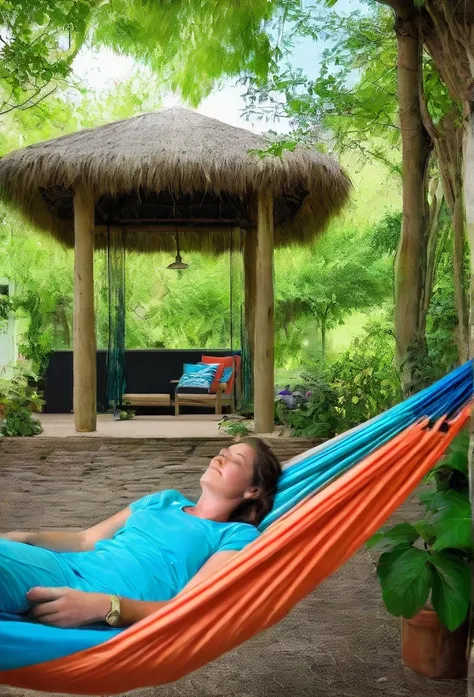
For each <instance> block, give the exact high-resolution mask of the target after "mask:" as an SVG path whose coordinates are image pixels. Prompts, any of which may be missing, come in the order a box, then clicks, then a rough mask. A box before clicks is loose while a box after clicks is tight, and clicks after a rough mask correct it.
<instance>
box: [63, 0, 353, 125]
mask: <svg viewBox="0 0 474 697" xmlns="http://www.w3.org/2000/svg"><path fill="white" fill-rule="evenodd" d="M364 9H365V6H364V4H363V1H361V0H338V3H337V10H338V12H341V13H349V12H353V11H354V10H360V11H362V12H364ZM328 45H329V43H328V42H327V41H320V42H315V41H313V40H311V39H303V40H301V41H300V42H299V44H298V45H296V46H295V49H294V51H293V54H292V60H291V62H292V65H293V66H294V67H295V68H302V69H303V70H304V72H305V73H306V74H307V75H309V76H310V77H313V76H315V75H316V74H317V73H318V65H319V62H320V60H321V55H322V52H323V51H324V49H325V48H326V47H327V46H328ZM134 68H135V64H134V61H133V59H131V58H127V57H124V56H117V55H116V54H114V53H113V52H112V51H108V50H101V51H95V52H92V51H90V50H88V49H85V50H83V51H81V53H80V54H79V55H78V57H77V58H76V60H75V62H74V72H75V74H76V75H77V76H78V77H79V78H80V79H81V80H83V81H84V83H85V85H86V86H88V87H89V88H91V89H93V90H101V89H107V88H109V89H110V88H111V87H112V86H113V85H114V83H117V82H120V81H122V80H125V79H127V77H128V76H130V75H131V74H132V73H133V71H134ZM243 91H244V88H243V87H242V85H236V84H235V80H234V81H227V82H224V83H223V85H221V86H219V88H218V89H216V90H215V91H214V92H213V93H212V94H210V95H209V96H208V97H207V98H206V99H204V100H203V101H202V102H201V104H200V105H199V107H198V109H197V111H199V112H200V113H201V114H204V115H205V116H211V117H213V118H216V119H219V120H220V121H224V122H225V123H229V124H231V125H232V126H240V127H243V128H248V129H250V130H253V131H255V132H257V133H258V132H263V131H268V129H269V128H273V129H274V130H276V131H278V132H281V133H284V132H285V131H287V130H288V126H287V125H286V123H285V121H283V120H280V121H279V122H277V123H269V122H268V121H256V120H255V121H253V122H249V121H247V120H246V119H244V117H243V115H242V111H243V109H244V106H245V104H244V100H243V98H242V93H243ZM178 104H183V103H182V102H181V101H180V99H179V96H177V95H175V94H172V93H169V94H166V95H165V96H164V98H163V104H162V106H164V107H167V106H175V105H178ZM183 105H184V106H185V104H183Z"/></svg>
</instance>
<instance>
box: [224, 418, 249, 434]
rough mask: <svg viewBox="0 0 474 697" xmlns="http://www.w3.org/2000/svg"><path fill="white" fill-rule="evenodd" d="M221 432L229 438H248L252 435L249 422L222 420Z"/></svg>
mask: <svg viewBox="0 0 474 697" xmlns="http://www.w3.org/2000/svg"><path fill="white" fill-rule="evenodd" d="M219 431H223V432H224V433H226V434H227V435H228V436H232V437H236V436H241V437H244V436H248V435H249V433H251V428H250V423H249V422H248V421H247V422H246V421H234V420H230V419H222V420H221V421H219Z"/></svg>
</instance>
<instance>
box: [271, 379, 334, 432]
mask: <svg viewBox="0 0 474 697" xmlns="http://www.w3.org/2000/svg"><path fill="white" fill-rule="evenodd" d="M301 379H302V380H303V385H297V386H296V388H295V389H299V390H301V391H302V392H304V393H305V392H309V393H310V395H309V399H308V401H307V402H305V403H304V404H302V405H301V406H300V407H299V408H297V409H288V408H287V407H286V406H285V404H284V402H277V403H276V409H277V416H278V418H279V420H280V422H281V423H282V424H283V425H284V426H286V427H288V428H291V430H292V433H293V435H296V436H305V437H308V438H330V437H332V436H333V435H334V434H335V432H336V430H337V424H338V414H337V404H338V393H337V391H336V390H335V389H334V387H332V386H331V385H330V384H329V383H328V382H327V381H326V380H325V379H324V378H323V377H321V376H319V375H312V374H311V373H306V374H304V375H302V376H301Z"/></svg>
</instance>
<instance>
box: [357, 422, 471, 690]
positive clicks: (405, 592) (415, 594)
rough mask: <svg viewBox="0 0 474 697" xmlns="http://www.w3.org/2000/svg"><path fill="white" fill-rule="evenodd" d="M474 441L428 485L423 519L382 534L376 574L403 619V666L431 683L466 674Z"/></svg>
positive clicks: (463, 438) (458, 449)
mask: <svg viewBox="0 0 474 697" xmlns="http://www.w3.org/2000/svg"><path fill="white" fill-rule="evenodd" d="M468 447H469V435H468V433H467V432H463V433H461V434H460V435H459V436H458V437H457V438H456V439H455V441H453V443H452V445H451V447H450V449H449V451H448V453H447V455H446V457H445V458H444V459H443V460H442V461H441V462H440V463H439V464H438V465H437V466H436V467H435V468H434V469H433V470H432V471H431V472H430V474H429V475H428V476H427V477H426V479H425V484H427V485H428V486H427V488H426V490H425V491H423V492H422V493H421V494H420V496H419V498H420V502H421V504H422V505H423V507H424V509H425V510H424V514H423V516H422V517H421V518H420V520H418V521H416V522H413V523H409V522H404V523H400V524H398V525H395V526H393V527H391V528H390V529H389V530H387V531H385V532H379V533H377V534H376V535H374V537H372V538H371V540H370V541H369V543H368V545H369V548H370V549H371V550H372V551H375V552H377V553H379V554H380V556H379V558H378V560H377V575H378V578H379V581H380V584H381V587H382V595H383V600H384V603H385V607H386V608H387V610H388V611H389V612H390V613H391V614H392V615H395V616H396V617H400V616H401V617H402V660H403V662H404V663H405V665H407V666H408V667H410V668H412V669H413V670H415V671H417V672H419V673H423V674H424V675H427V676H429V677H432V678H456V677H463V676H465V675H466V671H467V655H466V654H467V639H468V616H469V607H470V596H471V573H470V566H469V565H470V561H471V559H472V540H471V505H470V499H469V480H468Z"/></svg>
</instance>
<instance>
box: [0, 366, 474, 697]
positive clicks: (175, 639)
mask: <svg viewBox="0 0 474 697" xmlns="http://www.w3.org/2000/svg"><path fill="white" fill-rule="evenodd" d="M472 369H473V366H472V363H471V362H469V363H466V364H465V365H464V366H461V367H460V368H458V369H456V370H455V371H453V372H452V373H450V374H449V375H448V376H446V377H445V378H443V379H442V380H440V381H439V382H437V383H436V384H435V385H433V386H432V387H430V388H427V389H425V390H423V391H422V392H420V393H418V394H417V395H415V396H413V397H411V398H409V399H408V400H406V401H405V402H403V403H401V404H399V405H397V406H396V407H394V408H392V409H390V410H389V411H388V412H386V413H385V414H382V415H380V416H378V417H376V418H375V419H372V420H371V421H369V422H367V423H365V424H363V425H361V426H358V427H357V428H355V429H353V430H352V431H349V432H348V433H346V434H343V435H341V436H338V437H337V438H335V439H333V440H332V441H328V442H327V443H324V444H323V445H321V446H319V447H317V448H314V449H312V450H310V451H308V452H307V453H305V454H303V455H301V456H298V457H297V458H294V459H293V460H292V461H291V462H290V463H288V464H287V465H286V466H285V468H284V471H283V473H282V476H281V479H280V481H279V487H278V492H277V496H276V499H275V506H274V508H273V510H272V511H271V513H270V514H269V515H268V516H267V517H266V518H265V520H264V521H263V523H262V525H261V529H262V530H263V531H264V532H263V534H262V535H261V536H260V537H259V538H258V539H257V540H256V541H255V542H253V543H252V544H251V545H249V546H248V547H246V548H245V549H244V550H242V551H241V552H239V553H238V554H236V555H235V556H234V557H232V559H231V560H230V562H229V563H228V564H227V565H226V566H225V567H224V568H223V569H221V570H220V571H219V572H218V573H216V574H215V575H214V576H213V577H212V578H210V579H206V580H205V581H204V582H202V583H201V584H200V585H198V586H195V587H194V588H192V589H190V590H189V591H188V592H186V593H184V594H182V595H180V596H177V597H176V598H175V599H174V600H173V601H171V602H170V603H168V604H167V605H166V606H165V607H163V608H162V609H160V610H159V611H157V612H156V613H155V614H153V615H151V616H150V617H147V618H146V619H144V620H142V621H141V622H138V623H136V624H135V625H133V626H132V627H129V628H127V629H123V630H118V629H112V628H110V627H102V626H100V627H85V628H79V629H59V628H56V627H47V626H43V625H40V624H37V623H34V622H31V621H27V620H19V619H18V617H16V618H13V617H8V616H6V615H3V616H0V647H1V649H2V651H1V652H0V683H5V684H9V685H12V686H18V687H23V688H28V689H35V690H44V691H49V692H62V693H70V694H78V693H79V694H91V695H92V694H96V695H104V694H118V693H123V692H126V691H128V690H132V689H135V688H139V687H146V686H152V685H157V684H165V683H169V682H172V681H175V680H178V679H179V678H181V677H183V676H184V675H186V674H187V673H189V672H191V671H194V670H196V669H198V668H200V667H201V666H203V665H204V664H206V663H208V662H209V661H212V660H214V659H215V658H217V657H218V656H221V655H222V654H224V653H225V652H227V651H229V650H231V649H233V648H234V647H236V646H237V645H239V644H240V643H242V642H244V641H246V640H247V639H249V638H250V637H252V636H254V635H255V634H257V633H258V632H260V631H262V630H264V629H267V628H269V627H271V626H272V625H274V624H275V623H276V622H278V621H279V620H281V619H282V618H283V617H284V616H285V615H286V614H287V613H288V612H289V611H290V610H291V608H292V607H293V606H294V605H295V604H296V603H298V602H299V601H300V600H301V599H302V598H304V597H305V596H306V595H307V594H308V593H310V592H311V591H313V590H314V589H315V588H316V586H317V585H318V584H319V583H321V582H322V581H323V580H324V579H325V578H327V577H328V576H329V575H330V574H332V573H333V572H334V571H335V570H336V569H338V568H339V567H340V566H341V565H342V564H344V562H345V561H346V560H347V559H349V557H350V556H351V555H352V554H354V553H355V552H356V550H357V549H358V548H359V547H360V546H361V545H362V544H363V543H364V542H365V541H366V540H367V539H368V538H369V537H371V536H372V535H373V533H375V532H376V531H377V530H378V529H379V528H380V527H381V525H383V523H384V522H385V521H386V520H387V519H388V518H389V516H390V515H391V514H392V513H393V511H395V509H396V508H397V507H398V506H399V505H400V504H401V503H402V502H403V501H404V500H405V499H406V498H407V497H408V496H409V494H410V493H411V492H412V491H413V490H414V489H415V488H416V486H417V485H418V484H419V483H420V481H421V480H422V478H423V476H424V475H425V474H426V473H427V472H428V471H429V469H430V468H431V467H432V466H433V465H434V464H435V463H436V461H437V460H438V459H439V458H440V457H441V456H442V455H443V453H444V452H445V450H446V448H447V446H448V445H449V444H450V442H451V441H452V440H453V438H454V437H455V436H456V434H457V433H458V432H459V431H460V430H461V429H462V428H463V427H464V426H465V425H466V423H467V421H468V418H469V403H470V400H471V398H472V395H473V377H472Z"/></svg>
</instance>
